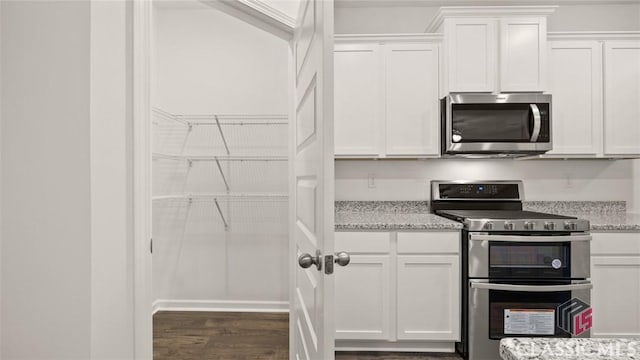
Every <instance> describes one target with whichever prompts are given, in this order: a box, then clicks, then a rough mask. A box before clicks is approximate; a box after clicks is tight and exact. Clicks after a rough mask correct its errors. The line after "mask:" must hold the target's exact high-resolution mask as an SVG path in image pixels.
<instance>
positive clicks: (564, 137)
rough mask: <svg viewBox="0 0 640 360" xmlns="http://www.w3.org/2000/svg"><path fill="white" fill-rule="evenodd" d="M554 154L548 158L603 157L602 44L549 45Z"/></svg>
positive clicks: (559, 42)
mask: <svg viewBox="0 0 640 360" xmlns="http://www.w3.org/2000/svg"><path fill="white" fill-rule="evenodd" d="M548 56H549V91H550V92H551V94H552V96H553V100H552V106H553V109H552V114H553V118H552V126H553V128H552V134H553V150H552V151H550V152H548V155H562V156H575V155H578V156H597V155H600V154H601V153H602V102H603V93H602V44H601V42H599V41H596V40H555V41H549V50H548Z"/></svg>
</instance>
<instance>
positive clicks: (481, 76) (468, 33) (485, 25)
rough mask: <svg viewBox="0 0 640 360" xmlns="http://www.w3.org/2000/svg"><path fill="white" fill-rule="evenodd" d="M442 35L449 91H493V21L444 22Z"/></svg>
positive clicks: (494, 77)
mask: <svg viewBox="0 0 640 360" xmlns="http://www.w3.org/2000/svg"><path fill="white" fill-rule="evenodd" d="M444 32H445V49H446V50H445V51H446V56H445V64H446V65H445V66H446V70H445V71H446V73H447V82H448V89H449V92H495V91H496V76H497V75H496V72H497V67H498V61H497V60H498V59H497V51H498V36H497V33H496V20H495V19H489V18H473V19H445V25H444Z"/></svg>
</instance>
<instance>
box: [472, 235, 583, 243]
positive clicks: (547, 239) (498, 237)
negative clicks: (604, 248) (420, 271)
mask: <svg viewBox="0 0 640 360" xmlns="http://www.w3.org/2000/svg"><path fill="white" fill-rule="evenodd" d="M469 240H471V241H506V242H536V243H541V242H568V241H591V235H590V234H582V235H567V236H518V235H484V234H470V235H469Z"/></svg>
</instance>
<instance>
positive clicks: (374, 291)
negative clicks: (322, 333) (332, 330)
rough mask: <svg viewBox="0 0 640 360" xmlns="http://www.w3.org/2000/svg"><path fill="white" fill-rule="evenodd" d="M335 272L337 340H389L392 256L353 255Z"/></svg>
mask: <svg viewBox="0 0 640 360" xmlns="http://www.w3.org/2000/svg"><path fill="white" fill-rule="evenodd" d="M350 255H351V262H350V263H349V265H348V269H347V268H344V269H342V268H340V269H336V272H335V274H336V282H335V284H336V285H335V293H336V307H335V326H336V339H354V338H357V339H367V340H372V339H374V340H375V339H387V338H389V333H390V331H389V321H390V315H389V308H390V305H391V304H390V302H391V299H390V298H389V289H390V284H389V283H390V281H389V280H390V277H391V271H390V268H389V255H363V254H358V253H353V254H350Z"/></svg>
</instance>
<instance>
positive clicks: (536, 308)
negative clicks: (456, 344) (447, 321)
mask: <svg viewBox="0 0 640 360" xmlns="http://www.w3.org/2000/svg"><path fill="white" fill-rule="evenodd" d="M467 240H468V241H467V246H468V249H467V251H466V254H468V258H467V261H466V264H467V269H464V273H465V274H466V275H467V276H466V278H465V279H463V284H465V285H466V286H465V289H464V290H463V294H464V296H465V299H463V304H464V305H463V313H464V315H465V316H464V317H465V320H463V331H464V333H463V344H462V352H463V354H465V355H466V357H467V358H468V359H471V360H488V359H498V358H499V356H498V348H499V341H500V339H502V338H505V337H589V331H588V330H584V331H581V329H576V328H575V327H574V324H573V322H572V316H573V315H575V312H576V311H582V310H584V307H585V306H588V304H589V303H590V300H591V294H590V293H591V288H592V285H591V282H590V281H589V278H590V270H589V269H590V264H589V252H590V240H591V235H589V234H586V233H580V234H570V233H556V234H553V235H542V234H526V233H523V234H510V233H468V236H467ZM575 299H578V300H579V301H578V302H575ZM566 304H571V306H567V305H566ZM563 305H564V306H563ZM565 307H566V311H565V310H563V309H564V308H565Z"/></svg>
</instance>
